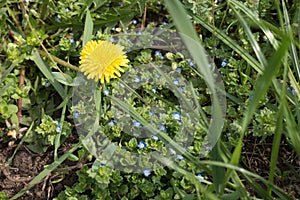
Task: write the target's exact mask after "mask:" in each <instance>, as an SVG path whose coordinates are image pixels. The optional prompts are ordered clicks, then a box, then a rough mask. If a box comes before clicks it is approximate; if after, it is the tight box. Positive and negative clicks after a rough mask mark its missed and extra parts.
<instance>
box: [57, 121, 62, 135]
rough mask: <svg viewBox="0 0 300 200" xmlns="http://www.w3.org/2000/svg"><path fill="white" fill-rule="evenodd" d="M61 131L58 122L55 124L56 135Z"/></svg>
mask: <svg viewBox="0 0 300 200" xmlns="http://www.w3.org/2000/svg"><path fill="white" fill-rule="evenodd" d="M61 131H62V127H61V125H60V123H59V122H57V127H56V133H60V132H61Z"/></svg>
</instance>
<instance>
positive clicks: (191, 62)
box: [187, 58, 195, 67]
mask: <svg viewBox="0 0 300 200" xmlns="http://www.w3.org/2000/svg"><path fill="white" fill-rule="evenodd" d="M187 61H188V63H189V65H190V66H191V67H193V66H195V64H194V63H193V61H192V59H190V58H188V59H187Z"/></svg>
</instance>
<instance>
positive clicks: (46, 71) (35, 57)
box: [31, 50, 67, 99]
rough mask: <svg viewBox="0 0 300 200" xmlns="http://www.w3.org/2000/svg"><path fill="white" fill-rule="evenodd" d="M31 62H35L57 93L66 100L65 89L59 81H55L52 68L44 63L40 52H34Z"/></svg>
mask: <svg viewBox="0 0 300 200" xmlns="http://www.w3.org/2000/svg"><path fill="white" fill-rule="evenodd" d="M31 60H33V61H34V63H35V64H36V65H37V66H38V68H39V69H40V70H41V72H42V73H43V74H44V76H45V77H46V78H47V79H48V80H49V82H50V83H51V84H52V85H53V87H54V88H55V89H56V91H57V92H58V93H59V95H60V96H61V97H62V99H65V97H66V96H67V94H66V93H65V91H64V88H63V87H62V86H61V85H60V84H59V82H58V81H56V80H55V78H54V77H53V75H52V73H51V70H50V68H49V67H48V66H47V65H46V63H45V62H44V61H43V59H42V58H41V56H40V54H39V52H38V51H36V50H35V51H33V53H32V56H31Z"/></svg>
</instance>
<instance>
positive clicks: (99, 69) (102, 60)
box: [79, 40, 129, 83]
mask: <svg viewBox="0 0 300 200" xmlns="http://www.w3.org/2000/svg"><path fill="white" fill-rule="evenodd" d="M123 49H124V48H123V47H122V46H120V45H117V44H113V43H111V42H108V41H101V40H98V41H89V42H87V43H86V45H85V46H84V48H83V49H82V51H81V53H80V55H81V56H80V61H79V64H80V66H79V68H80V70H81V71H82V72H83V73H84V75H86V76H87V78H88V79H94V80H95V81H98V80H100V82H101V83H104V80H105V81H106V82H107V83H109V81H110V79H112V78H118V77H120V76H121V74H120V72H124V69H123V68H122V67H127V66H128V62H129V60H128V59H127V56H126V55H125V52H124V51H123Z"/></svg>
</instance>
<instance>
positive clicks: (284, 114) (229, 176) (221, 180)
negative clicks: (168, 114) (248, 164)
mask: <svg viewBox="0 0 300 200" xmlns="http://www.w3.org/2000/svg"><path fill="white" fill-rule="evenodd" d="M165 2H166V4H167V8H168V10H169V12H170V14H171V16H172V17H173V20H174V23H175V25H176V27H177V29H178V30H179V31H180V32H183V33H185V34H187V35H189V36H190V37H192V38H195V37H196V36H195V35H196V34H195V31H193V28H192V25H191V24H190V25H189V20H187V17H184V16H187V15H186V13H185V11H184V9H183V6H182V5H181V4H180V2H179V1H177V0H172V1H171V0H166V1H165ZM275 2H276V4H277V11H278V17H279V21H280V22H281V26H280V27H274V26H273V25H271V24H270V23H268V22H266V21H264V20H261V19H260V18H259V17H258V16H257V15H255V14H254V13H252V12H251V11H250V10H249V9H248V8H247V7H246V6H245V5H244V4H242V3H241V2H239V1H235V0H230V1H228V6H229V8H230V9H232V10H233V11H234V13H235V15H236V17H237V19H238V20H239V22H240V24H241V25H242V26H243V28H244V32H245V34H246V35H247V37H248V39H249V42H250V44H251V46H252V48H253V50H254V52H255V56H254V55H251V54H250V53H248V52H247V51H245V50H243V48H242V47H241V46H239V45H238V43H237V42H235V41H234V40H232V39H231V38H230V37H229V36H227V35H226V34H224V33H223V32H222V31H221V30H218V28H217V27H214V26H213V25H211V24H210V23H208V22H207V21H205V20H204V19H203V18H201V16H200V15H195V14H192V13H189V14H190V15H191V16H192V18H193V19H194V20H195V21H196V22H198V23H199V24H201V25H202V26H203V27H205V28H207V29H208V30H209V31H210V32H212V34H215V37H216V38H218V39H219V40H221V41H222V42H224V43H225V44H226V45H228V46H229V47H230V48H232V50H234V51H235V52H237V53H239V54H240V55H241V57H242V58H243V59H244V60H245V61H247V62H248V64H249V65H250V66H251V67H252V68H253V69H254V70H256V71H257V72H258V73H259V74H261V75H260V76H259V77H258V79H257V81H256V84H255V86H254V95H253V99H252V100H251V102H250V103H249V105H248V106H247V108H246V110H245V111H244V113H245V114H244V117H243V123H242V130H241V133H240V138H239V142H238V144H237V146H236V147H235V149H234V152H233V154H231V155H230V157H229V163H226V162H225V160H223V162H222V161H221V162H214V161H208V163H210V164H211V165H212V166H216V165H217V166H222V167H224V168H227V170H226V176H225V177H219V176H220V174H219V173H218V172H219V171H217V172H215V173H212V175H213V179H214V180H217V181H215V182H214V184H217V185H215V190H216V192H217V193H219V196H220V197H224V191H225V189H226V188H228V186H229V184H228V183H230V180H232V181H233V183H234V185H235V186H236V191H238V193H239V198H247V189H246V188H245V186H244V185H243V184H242V182H241V179H244V180H246V181H247V182H248V184H250V185H251V186H252V187H253V189H254V190H255V192H256V193H257V194H259V195H260V196H261V197H262V198H264V199H272V198H273V196H272V191H273V192H274V193H276V195H277V196H278V197H280V199H291V198H292V197H290V196H288V195H286V194H285V193H284V192H283V191H282V190H281V189H279V188H277V187H276V186H275V185H274V184H273V183H272V182H273V180H274V175H275V167H276V162H277V158H278V153H279V148H280V140H281V136H282V134H284V135H285V136H286V137H287V138H288V140H289V141H290V143H291V144H292V145H293V147H294V149H295V151H296V152H297V153H298V156H299V157H300V154H299V151H300V146H299V142H300V140H299V137H300V134H299V133H300V130H299V125H297V124H298V123H297V122H298V118H299V110H298V109H297V110H296V112H295V113H293V112H292V111H291V108H290V103H292V104H294V105H298V100H299V96H298V98H293V99H291V98H289V97H288V95H287V93H286V90H287V86H286V85H287V84H288V83H289V84H291V85H293V86H294V87H295V89H296V91H297V94H298V95H299V60H298V56H297V51H298V53H299V43H298V41H297V39H296V38H293V36H294V35H297V34H298V35H299V30H298V32H297V33H294V32H293V31H296V30H292V28H291V25H290V19H289V15H288V12H287V9H286V6H285V1H282V2H281V3H280V2H279V1H275ZM298 6H299V5H298ZM282 11H283V14H282V13H281V12H282ZM298 12H299V8H298ZM296 16H299V14H298V15H296ZM294 20H295V22H294V23H296V24H297V23H298V24H299V23H300V19H299V17H296V18H295V19H294ZM250 22H251V25H252V26H253V25H254V26H255V27H256V28H260V29H261V31H262V32H263V33H265V35H266V37H267V38H268V39H269V41H270V43H271V44H272V47H273V52H272V55H271V56H270V57H267V56H266V55H264V54H263V52H262V51H261V48H260V45H259V43H258V42H257V41H256V40H255V37H254V34H253V33H252V32H251V28H250ZM283 24H284V25H283ZM197 40H198V39H197V38H195V41H197ZM198 42H199V41H198ZM297 47H298V49H297ZM188 49H189V50H191V49H190V48H188ZM288 61H292V63H293V65H292V66H289V64H288V63H289V62H288ZM280 68H283V70H282V71H284V73H283V74H282V75H280V78H281V79H282V80H283V83H279V81H278V80H277V79H276V77H278V71H279V69H280ZM294 74H296V77H295V76H294ZM272 88H275V91H276V93H277V99H276V100H277V101H278V108H277V110H276V111H277V113H278V115H277V122H278V123H277V125H276V131H275V133H274V136H273V138H274V139H273V146H272V155H271V166H270V174H269V180H268V181H267V180H264V179H262V178H261V177H260V179H261V180H263V183H264V184H265V185H266V186H267V187H268V189H267V190H265V189H262V187H261V185H260V184H259V183H257V182H256V181H255V180H254V179H253V177H255V176H258V175H257V174H255V175H254V174H252V176H249V174H248V173H246V171H245V172H243V171H244V169H240V168H239V170H237V169H236V168H235V167H234V166H236V167H238V166H239V163H240V157H241V150H242V144H243V138H244V134H245V132H246V130H247V129H248V128H249V123H250V122H251V119H252V117H253V115H254V113H255V112H257V109H258V103H259V101H260V99H261V98H262V97H263V96H264V95H265V94H266V92H267V91H268V90H270V89H272ZM218 153H221V152H218ZM212 159H214V158H213V157H212ZM213 169H214V170H220V168H213ZM238 171H239V172H241V173H237V172H238ZM216 176H218V177H216ZM219 187H221V188H222V190H219V189H218V188H219ZM234 194H235V193H234V192H232V197H233V196H234ZM227 197H228V196H227Z"/></svg>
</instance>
